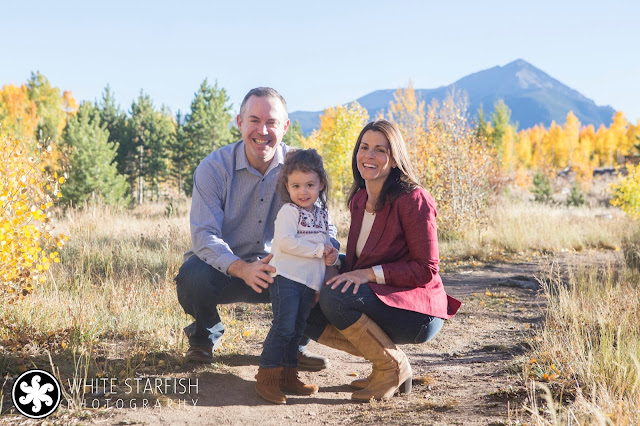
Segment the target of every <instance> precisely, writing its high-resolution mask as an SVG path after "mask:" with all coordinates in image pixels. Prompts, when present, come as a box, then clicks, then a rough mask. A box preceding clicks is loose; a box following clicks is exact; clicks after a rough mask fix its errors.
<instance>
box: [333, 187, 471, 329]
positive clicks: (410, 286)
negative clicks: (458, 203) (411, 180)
mask: <svg viewBox="0 0 640 426" xmlns="http://www.w3.org/2000/svg"><path fill="white" fill-rule="evenodd" d="M367 198H368V196H367V191H366V190H365V189H361V190H360V191H358V192H357V193H356V194H355V196H354V197H353V199H352V200H351V206H350V210H351V227H350V228H349V239H348V242H347V259H346V265H345V270H344V271H345V272H347V271H353V270H355V269H366V268H371V267H373V266H375V265H382V270H383V271H384V279H385V282H386V284H384V285H383V284H376V283H368V285H369V287H371V289H372V290H373V291H374V293H375V294H376V295H377V296H378V298H379V299H380V300H381V301H382V302H383V303H385V304H386V305H388V306H392V307H394V308H400V309H406V310H409V311H415V312H420V313H423V314H427V315H431V316H434V317H438V318H443V319H447V318H451V317H452V316H453V315H455V313H456V312H457V311H458V308H459V307H460V305H461V302H460V301H459V300H457V299H454V298H453V297H451V296H449V295H447V293H445V291H444V286H443V285H442V279H441V278H440V274H438V264H439V263H440V257H439V254H438V230H437V226H436V215H437V213H436V205H435V201H434V199H433V197H432V196H431V195H430V194H429V193H428V192H427V191H425V190H424V189H422V188H417V189H415V190H414V191H412V192H411V193H408V194H403V195H401V196H400V197H398V198H397V199H396V200H395V201H394V202H392V203H387V204H385V206H384V207H383V208H382V209H381V210H380V211H378V212H377V213H376V217H375V219H374V222H373V227H372V228H371V233H370V234H369V238H368V239H367V242H366V243H365V245H364V248H363V249H362V253H361V254H360V257H359V258H357V257H356V242H357V241H358V235H359V234H360V228H362V218H363V217H364V210H365V204H366V202H367Z"/></svg>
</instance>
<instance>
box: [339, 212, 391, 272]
mask: <svg viewBox="0 0 640 426" xmlns="http://www.w3.org/2000/svg"><path fill="white" fill-rule="evenodd" d="M365 202H366V201H365ZM390 211H391V204H389V203H387V204H385V206H384V207H382V209H381V210H380V211H379V212H377V213H376V218H375V219H374V220H373V226H372V227H371V233H369V238H367V242H366V243H365V244H364V247H363V248H362V253H360V257H359V258H358V260H357V262H356V264H355V265H354V267H353V269H358V266H359V265H360V264H361V263H362V261H363V260H366V259H367V257H369V255H370V254H371V252H372V251H373V250H374V249H375V248H376V246H377V245H378V242H379V241H380V238H381V237H382V234H383V233H384V228H385V226H386V224H387V218H388V217H389V212H390ZM363 216H364V207H363V208H362V212H360V214H359V217H360V223H359V226H358V228H357V230H358V233H359V232H360V228H361V227H362V218H363ZM349 238H351V232H349ZM355 238H356V239H355V241H357V239H358V235H356V236H355ZM353 250H354V254H355V244H354V249H353Z"/></svg>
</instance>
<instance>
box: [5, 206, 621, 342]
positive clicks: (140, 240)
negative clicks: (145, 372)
mask: <svg viewBox="0 0 640 426" xmlns="http://www.w3.org/2000/svg"><path fill="white" fill-rule="evenodd" d="M168 213H170V214H169V215H168ZM331 213H332V216H333V218H334V222H335V223H336V224H337V226H338V229H339V239H340V241H341V242H342V250H343V251H344V248H345V247H346V239H347V232H348V226H349V215H348V211H347V209H346V207H342V208H340V207H339V206H335V205H334V206H332V208H331ZM610 213H613V218H612V219H610V218H599V217H598V215H600V214H610ZM56 223H57V227H58V228H59V230H61V231H63V232H64V233H65V234H68V235H70V237H71V238H70V241H69V242H68V244H67V245H66V246H65V247H64V249H62V250H61V251H60V254H61V262H60V263H59V264H56V265H54V267H52V268H51V269H50V275H49V279H48V280H47V282H46V283H45V284H43V285H41V286H38V287H37V288H35V289H34V292H33V294H31V295H29V296H28V297H26V298H24V299H23V300H19V301H16V302H15V303H9V302H8V301H6V300H0V325H2V326H0V342H21V343H22V344H25V345H26V346H27V350H31V351H38V350H41V349H45V348H47V349H59V348H66V347H70V349H78V348H83V347H88V346H89V345H93V347H94V348H99V347H100V346H101V344H102V346H104V344H103V343H104V342H107V341H114V340H116V341H119V342H124V341H128V342H135V344H136V345H139V346H141V347H144V348H146V349H148V350H152V349H155V350H173V351H176V352H180V351H181V350H182V349H183V348H184V345H185V337H184V333H183V332H182V328H183V327H184V326H186V325H187V324H189V323H190V322H191V321H192V319H191V318H190V317H188V316H187V315H185V314H184V312H183V311H182V308H181V307H180V305H179V303H178V301H177V296H176V292H175V282H174V280H173V278H174V276H175V275H176V274H177V271H178V269H179V267H180V265H181V263H182V257H183V253H184V251H185V250H186V249H188V248H189V246H190V240H189V219H188V208H187V207H186V204H185V205H183V206H179V208H177V209H173V210H172V211H170V212H168V211H166V210H165V208H164V206H163V205H145V206H141V207H137V208H136V209H134V210H127V209H118V208H112V207H107V206H86V207H85V208H84V209H80V210H68V211H67V212H66V213H65V214H64V215H63V216H62V217H61V218H59V219H58V221H57V222H56ZM623 227H624V221H623V220H622V219H621V218H620V217H619V216H618V215H617V214H616V213H615V212H613V211H611V210H607V211H606V212H605V211H603V212H600V211H594V210H589V209H566V208H552V207H541V206H533V205H520V204H506V205H501V206H500V207H497V208H496V209H495V210H494V211H493V218H492V220H491V222H490V225H489V226H488V227H487V229H485V230H484V231H483V232H482V233H481V234H474V235H468V236H467V239H464V240H457V241H453V242H443V244H442V248H441V254H442V255H443V256H446V257H447V258H448V259H456V258H469V257H474V258H477V259H480V260H483V259H494V258H496V256H497V257H499V256H500V255H501V254H502V253H518V252H521V251H527V250H529V251H535V250H538V251H556V250H561V249H580V248H589V247H594V248H602V247H617V246H618V245H619V244H620V239H621V237H620V235H621V233H622V230H623ZM267 309H268V307H262V308H258V309H251V310H248V309H246V307H244V306H243V305H238V306H221V307H220V308H219V310H220V313H221V316H222V317H223V321H224V322H225V324H226V332H225V337H224V344H225V345H226V346H227V348H231V350H232V349H233V343H234V342H238V341H240V340H242V339H245V338H247V337H249V336H254V337H255V338H259V337H260V336H261V335H262V334H263V333H264V332H265V330H266V326H267V324H266V322H265V321H261V320H260V319H259V318H258V319H256V313H258V314H260V312H262V313H263V314H264V315H268V313H267V312H265V310H267ZM258 316H260V315H258ZM25 336H28V338H25ZM97 343H100V344H97ZM120 346H121V347H122V350H123V351H126V350H127V346H126V345H120Z"/></svg>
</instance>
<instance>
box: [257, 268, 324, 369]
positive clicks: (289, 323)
mask: <svg viewBox="0 0 640 426" xmlns="http://www.w3.org/2000/svg"><path fill="white" fill-rule="evenodd" d="M269 291H270V293H271V308H272V310H273V322H272V323H271V330H269V334H267V338H266V339H265V341H264V346H263V349H262V355H261V356H260V367H262V368H277V367H281V366H284V367H286V368H295V367H297V366H298V342H299V341H300V338H301V337H302V333H303V332H304V329H305V327H306V325H307V317H308V316H309V311H311V306H312V305H313V299H314V296H315V290H313V289H312V288H309V287H307V286H306V285H304V284H300V283H298V282H295V281H293V280H290V279H288V278H285V277H282V276H280V275H278V276H276V277H275V279H274V282H273V284H271V285H270V286H269Z"/></svg>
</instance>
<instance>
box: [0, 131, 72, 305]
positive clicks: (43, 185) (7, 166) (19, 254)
mask: <svg viewBox="0 0 640 426" xmlns="http://www.w3.org/2000/svg"><path fill="white" fill-rule="evenodd" d="M37 148H38V149H37V150H36V151H35V152H32V151H30V146H29V144H28V143H27V142H26V141H25V140H23V139H16V138H12V137H9V136H1V137H0V203H1V204H0V213H1V216H0V247H1V252H0V295H1V296H3V297H8V298H11V299H15V298H16V297H23V296H25V295H27V294H29V293H31V291H32V290H33V288H34V286H35V285H37V284H39V283H43V282H45V280H46V278H47V271H48V270H49V267H50V266H51V264H52V263H57V262H60V257H59V255H58V250H59V249H60V248H61V247H62V246H63V244H64V242H65V241H66V240H67V239H68V237H66V236H65V235H63V234H56V233H55V232H54V226H53V223H52V213H51V208H52V207H53V205H54V202H55V201H56V200H57V199H58V198H59V197H60V185H61V184H62V183H64V177H62V176H60V177H59V176H58V175H57V173H55V172H54V173H53V174H49V173H47V172H46V171H45V168H44V167H43V164H44V163H45V160H46V159H47V156H48V155H49V154H50V152H51V150H52V148H51V146H49V147H48V148H47V149H46V150H40V146H38V147H37Z"/></svg>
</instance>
